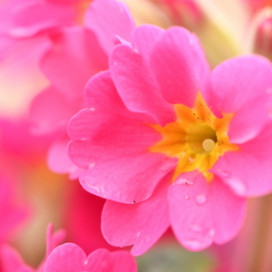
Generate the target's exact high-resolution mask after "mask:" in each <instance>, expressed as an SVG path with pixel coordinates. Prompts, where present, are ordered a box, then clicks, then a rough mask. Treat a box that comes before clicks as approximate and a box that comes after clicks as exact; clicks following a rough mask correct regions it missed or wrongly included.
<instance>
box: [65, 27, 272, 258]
mask: <svg viewBox="0 0 272 272" xmlns="http://www.w3.org/2000/svg"><path fill="white" fill-rule="evenodd" d="M271 90H272V66H271V63H270V62H269V61H267V60H266V59H265V58H262V57H259V56H254V55H250V56H244V57H238V58H233V59H230V60H228V61H225V62H223V63H222V64H220V65H219V66H217V67H216V68H215V69H214V70H213V71H212V72H211V71H210V68H209V66H208V64H207V61H206V59H205V56H204V53H203V50H202V48H201V46H200V44H199V42H198V40H197V38H196V37H195V36H194V35H193V34H191V33H189V32H188V31H187V30H185V29H183V28H178V27H174V28H170V29H169V30H167V31H163V30H161V29H159V28H156V27H152V26H142V27H139V28H137V29H135V31H134V32H133V35H132V38H131V44H120V45H118V46H116V48H115V49H114V51H113V53H112V55H111V56H110V68H109V71H106V72H102V73H100V74H98V75H96V76H95V77H93V78H92V79H91V80H90V81H89V83H88V84H87V86H86V90H85V103H86V106H87V107H86V108H85V109H82V110H81V111H79V112H78V114H76V115H75V116H74V117H73V118H72V120H71V121H70V123H69V125H68V133H69V136H70V138H71V139H72V141H71V142H70V144H69V147H68V153H69V156H70V158H71V159H72V161H73V162H74V163H75V164H76V165H77V166H78V167H80V168H82V171H83V173H82V174H81V175H80V177H79V180H80V183H81V185H82V186H83V187H84V188H85V189H86V190H87V191H88V192H90V193H93V194H95V195H98V196H100V197H104V198H106V199H108V200H107V202H106V204H105V207H104V210H103V214H102V231H103V233H104V236H105V238H106V240H107V241H108V242H109V243H111V244H113V245H115V246H129V245H133V247H132V253H133V254H134V255H140V254H143V253H144V252H145V251H146V250H148V249H149V248H150V247H151V246H152V245H153V244H154V243H155V242H156V241H157V240H158V239H159V237H160V236H161V235H162V234H163V233H164V231H165V230H166V229H167V227H168V226H169V225H171V226H172V228H173V230H174V233H175V235H176V237H177V239H178V240H179V241H180V243H181V244H182V245H184V246H185V247H186V248H188V249H190V250H201V249H204V248H206V247H208V246H209V245H211V244H212V243H213V242H214V243H216V244H222V243H226V242H227V241H229V240H230V239H232V238H233V237H234V236H235V235H236V234H237V232H238V231H239V229H240V228H241V225H242V222H243V218H244V213H245V197H247V196H258V195H263V194H266V193H269V192H271V190H272V183H271V179H272V172H271V169H270V168H271V166H270V165H271V161H272V155H271V154H272V152H271V150H272V141H271V137H272V123H271V103H272V92H271ZM114 201H115V202H114Z"/></svg>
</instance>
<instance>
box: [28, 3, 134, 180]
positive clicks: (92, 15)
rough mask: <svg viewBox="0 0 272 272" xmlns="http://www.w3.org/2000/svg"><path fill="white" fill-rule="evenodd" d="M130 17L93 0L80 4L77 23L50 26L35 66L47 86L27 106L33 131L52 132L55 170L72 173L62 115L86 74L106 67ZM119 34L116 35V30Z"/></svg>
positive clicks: (78, 99) (77, 102)
mask: <svg viewBox="0 0 272 272" xmlns="http://www.w3.org/2000/svg"><path fill="white" fill-rule="evenodd" d="M133 28H134V22H133V20H132V18H131V15H130V14H129V13H128V11H127V7H126V6H125V5H124V4H123V3H121V2H118V1H115V0H96V1H93V2H92V3H91V5H90V7H89V8H88V9H87V10H86V14H85V17H84V26H83V27H69V28H65V29H60V30H59V31H57V32H54V33H53V34H52V35H51V36H50V38H51V43H52V46H51V49H50V50H49V51H48V52H47V53H46V55H45V56H44V58H43V59H42V61H41V69H42V71H43V72H44V74H45V75H46V78H47V79H48V80H49V82H50V86H49V87H48V88H46V89H45V90H44V91H43V92H41V93H40V94H39V95H38V96H37V97H36V98H35V99H34V101H33V103H32V106H31V118H32V120H33V122H34V124H35V127H34V132H36V133H50V132H55V131H57V132H58V138H57V139H56V141H55V142H54V143H53V144H52V147H51V148H50V151H49V156H48V163H49V167H50V168H51V169H52V170H53V171H55V172H57V173H68V172H69V173H70V174H71V177H72V178H75V177H77V176H78V169H77V168H76V167H75V166H74V165H72V163H71V162H70V160H69V158H68V157H67V153H66V146H67V142H68V137H67V133H66V125H67V122H68V120H69V119H70V118H71V117H72V116H73V114H75V113H76V112H77V111H78V110H79V109H80V108H82V107H83V106H84V103H83V89H84V86H85V84H86V82H87V80H88V79H89V78H90V77H91V76H92V75H94V74H95V73H97V72H99V71H102V70H105V69H107V67H108V64H107V63H108V54H109V52H110V51H111V50H112V47H113V46H114V44H115V43H116V42H118V39H124V40H127V39H129V38H130V33H131V31H132V29H133ZM117 35H118V36H119V37H118V36H117Z"/></svg>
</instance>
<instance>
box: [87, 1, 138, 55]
mask: <svg viewBox="0 0 272 272" xmlns="http://www.w3.org/2000/svg"><path fill="white" fill-rule="evenodd" d="M85 25H86V26H87V27H88V28H89V29H91V30H93V31H94V32H95V33H96V35H97V36H98V39H99V41H100V43H101V45H102V47H103V48H104V49H105V51H106V52H107V53H108V54H109V53H110V52H111V50H112V48H113V46H114V43H115V39H116V35H118V36H120V37H121V38H122V39H125V40H128V41H130V35H131V32H132V30H133V29H134V27H135V25H134V21H133V18H132V17H131V15H130V13H129V12H128V8H127V6H126V5H125V4H124V3H122V2H121V1H115V0H95V1H93V3H92V4H91V5H90V7H89V8H88V10H87V12H86V14H85Z"/></svg>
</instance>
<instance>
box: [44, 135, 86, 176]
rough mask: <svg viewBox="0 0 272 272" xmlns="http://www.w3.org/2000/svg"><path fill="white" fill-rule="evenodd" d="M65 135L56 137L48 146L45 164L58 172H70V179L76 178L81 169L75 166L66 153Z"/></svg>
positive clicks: (66, 142)
mask: <svg viewBox="0 0 272 272" xmlns="http://www.w3.org/2000/svg"><path fill="white" fill-rule="evenodd" d="M68 142H69V140H68V138H67V136H65V137H62V138H60V139H57V140H56V141H54V142H53V143H52V145H51V146H50V148H49V152H48V157H47V164H48V166H49V168H50V169H51V170H52V171H53V172H55V173H58V174H67V173H69V174H70V178H71V179H77V178H78V176H79V175H80V173H81V172H82V170H80V169H79V168H78V167H77V166H75V165H74V164H73V163H72V161H71V160H70V158H69V157H68V154H67V145H68Z"/></svg>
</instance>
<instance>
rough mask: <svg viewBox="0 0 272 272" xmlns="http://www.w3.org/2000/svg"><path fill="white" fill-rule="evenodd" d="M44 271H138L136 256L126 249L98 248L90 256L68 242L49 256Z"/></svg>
mask: <svg viewBox="0 0 272 272" xmlns="http://www.w3.org/2000/svg"><path fill="white" fill-rule="evenodd" d="M43 271H44V272H75V271H86V272H87V271H88V272H93V271H95V272H118V271H123V272H136V271H137V265H136V262H135V260H134V258H133V257H132V256H131V255H130V254H129V253H128V252H126V251H115V252H109V251H107V250H106V249H97V250H95V251H94V252H92V253H91V254H89V255H88V256H87V255H86V254H85V252H84V251H83V250H82V249H81V248H80V247H79V246H77V245H75V244H72V243H66V244H63V245H61V246H58V247H56V248H55V249H54V250H53V251H52V253H51V254H50V255H49V256H48V258H47V260H46V262H45V264H44V267H43Z"/></svg>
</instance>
